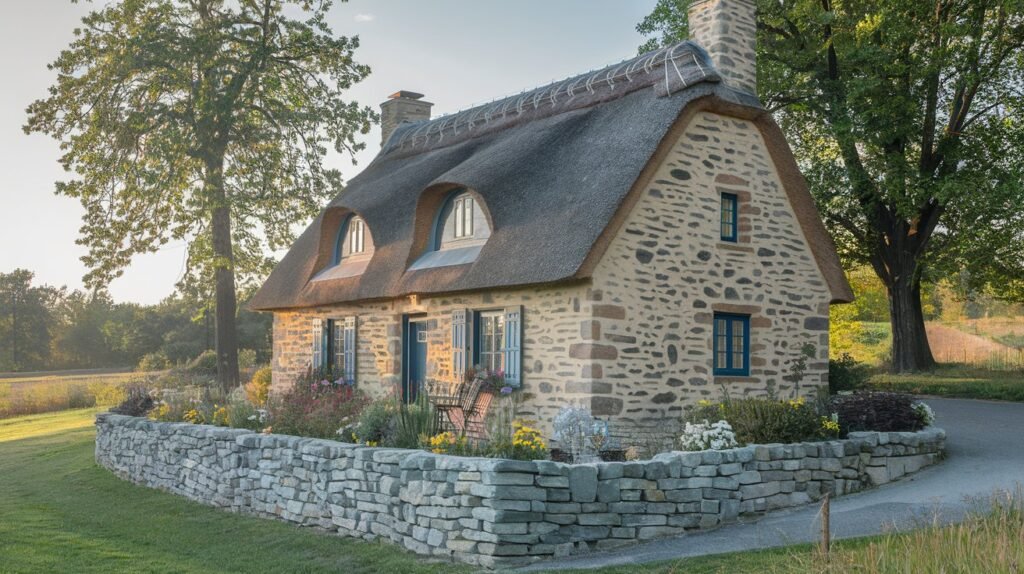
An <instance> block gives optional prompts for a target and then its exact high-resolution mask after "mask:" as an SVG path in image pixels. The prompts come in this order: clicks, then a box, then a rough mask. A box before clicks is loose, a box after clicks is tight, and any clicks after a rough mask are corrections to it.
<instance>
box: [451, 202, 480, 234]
mask: <svg viewBox="0 0 1024 574" xmlns="http://www.w3.org/2000/svg"><path fill="white" fill-rule="evenodd" d="M475 203H476V202H475V201H474V200H473V198H472V197H471V196H469V195H463V196H461V197H457V198H456V199H455V203H454V204H453V207H452V216H453V217H454V219H455V221H454V225H455V229H454V233H453V235H454V236H455V238H456V239H462V238H464V237H472V236H473V208H474V204H475Z"/></svg>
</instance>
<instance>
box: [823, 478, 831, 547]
mask: <svg viewBox="0 0 1024 574" xmlns="http://www.w3.org/2000/svg"><path fill="white" fill-rule="evenodd" d="M829 512H830V507H829V495H828V493H827V492H826V493H825V499H824V500H823V501H822V503H821V554H822V556H824V557H825V560H828V552H829V548H830V546H831V545H832V533H831V529H830V525H829Z"/></svg>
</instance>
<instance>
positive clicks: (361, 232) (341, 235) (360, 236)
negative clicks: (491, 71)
mask: <svg viewBox="0 0 1024 574" xmlns="http://www.w3.org/2000/svg"><path fill="white" fill-rule="evenodd" d="M337 233H338V234H337V236H336V237H335V240H334V257H333V259H332V261H331V265H330V266H329V267H327V268H326V269H324V270H323V271H321V272H320V274H319V275H317V276H316V277H314V279H313V280H314V281H321V280H324V279H341V278H344V277H355V276H356V275H362V274H363V272H364V271H366V266H367V265H368V264H369V262H370V259H371V258H372V257H373V237H372V236H371V235H370V228H369V226H367V225H366V221H365V220H364V219H363V218H362V217H360V216H358V215H355V214H351V215H349V216H348V217H346V218H345V219H343V220H342V222H341V225H339V226H338V232H337Z"/></svg>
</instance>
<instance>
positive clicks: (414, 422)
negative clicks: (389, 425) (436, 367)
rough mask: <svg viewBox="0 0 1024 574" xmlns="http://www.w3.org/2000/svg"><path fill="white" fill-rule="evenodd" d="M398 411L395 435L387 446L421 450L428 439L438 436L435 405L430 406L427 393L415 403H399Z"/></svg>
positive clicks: (418, 396)
mask: <svg viewBox="0 0 1024 574" xmlns="http://www.w3.org/2000/svg"><path fill="white" fill-rule="evenodd" d="M397 411H398V412H397V416H396V417H395V426H394V433H393V434H392V436H390V437H389V440H388V444H387V446H391V447H396V448H419V447H420V445H421V444H423V443H424V442H426V440H427V437H431V436H434V435H435V434H437V431H438V428H437V417H436V415H435V412H434V405H432V404H430V401H429V400H428V399H427V394H426V393H420V394H419V395H417V396H416V402H414V403H409V404H406V403H404V402H399V403H398V409H397Z"/></svg>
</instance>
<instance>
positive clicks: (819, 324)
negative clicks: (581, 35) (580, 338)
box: [590, 112, 831, 435]
mask: <svg viewBox="0 0 1024 574" xmlns="http://www.w3.org/2000/svg"><path fill="white" fill-rule="evenodd" d="M722 192H728V193H732V194H735V195H737V196H738V199H739V233H738V241H737V242H727V241H722V240H721V233H720V229H719V213H720V201H721V193H722ZM642 193H643V195H642V196H641V198H640V199H639V200H638V202H637V203H636V204H635V205H634V206H633V208H632V210H631V211H630V213H629V215H628V217H627V218H626V220H625V222H624V224H623V227H622V228H621V229H620V230H619V232H618V233H617V234H616V236H615V238H614V239H613V240H612V241H611V242H610V244H609V247H608V250H607V251H606V252H605V253H604V255H603V257H602V259H601V261H600V262H599V264H598V265H597V268H596V270H595V273H594V290H595V292H596V293H597V295H598V297H599V298H600V300H601V302H600V305H601V306H600V307H597V306H596V305H595V312H594V317H593V318H592V323H591V326H590V330H591V331H592V332H593V333H594V334H595V336H594V339H595V347H597V348H598V350H599V353H595V354H594V359H595V361H594V366H593V367H592V368H593V370H594V372H596V373H597V375H596V376H595V380H594V382H593V383H592V385H593V391H594V393H595V397H594V399H593V405H594V412H595V414H599V415H603V416H613V417H616V418H618V419H619V420H622V421H624V422H625V423H626V424H627V426H630V427H632V428H631V430H632V432H633V434H635V435H645V434H650V433H657V432H666V431H667V430H669V429H668V427H667V426H666V422H668V423H677V422H678V419H679V417H678V415H679V414H680V411H681V409H682V407H683V405H684V404H686V403H693V402H695V401H697V400H698V399H701V398H709V399H718V398H719V397H720V396H721V393H722V392H723V388H724V390H726V391H727V392H728V393H729V394H730V395H731V396H746V395H765V394H767V392H768V391H769V389H770V388H772V387H774V390H775V392H776V393H777V394H778V395H779V396H781V397H792V396H795V395H804V394H808V393H812V392H813V391H814V389H815V388H816V387H817V386H819V385H821V384H823V383H826V382H827V377H828V323H829V321H828V314H829V300H830V298H831V295H830V292H829V289H828V286H827V284H826V282H825V280H824V278H823V276H822V274H821V272H820V271H819V269H818V267H817V265H816V263H815V260H814V256H813V255H812V253H811V251H810V249H809V247H808V245H807V241H806V239H805V238H804V236H803V233H802V231H801V227H800V225H799V223H798V222H797V219H796V216H795V215H794V212H793V208H792V206H791V205H790V203H789V201H788V198H787V196H786V193H785V191H784V190H783V188H782V183H781V181H780V180H779V177H778V174H777V171H776V169H775V167H774V164H773V162H772V160H771V157H770V156H769V153H768V150H767V148H766V146H765V142H764V140H763V138H762V137H761V134H760V132H759V131H758V129H757V128H756V127H755V126H754V125H753V124H752V123H750V122H748V121H745V120H741V119H736V118H731V117H726V116H722V115H718V114H715V113H711V112H699V113H697V114H696V115H695V116H694V117H693V119H692V120H691V122H690V124H689V125H688V126H687V127H686V129H685V131H684V133H683V134H682V136H681V137H680V139H679V141H678V142H677V144H676V145H675V147H674V148H673V149H672V150H671V152H670V153H669V155H668V157H667V158H666V160H665V161H664V163H663V164H662V166H661V167H660V168H659V169H658V170H657V172H656V173H655V174H654V176H653V178H652V179H651V181H650V183H649V184H648V185H647V187H646V189H644V190H643V191H642ZM715 311H722V312H732V313H740V314H745V315H750V317H751V320H750V334H751V353H750V357H751V358H750V366H751V368H750V376H748V377H720V376H714V375H713V370H712V316H713V313H714V312H715ZM807 345H810V347H807ZM805 349H806V350H808V351H811V355H812V356H810V357H808V358H806V360H805V362H806V371H805V376H804V377H803V379H802V380H801V381H799V382H797V381H796V380H794V378H793V377H792V375H793V372H794V366H795V365H796V364H797V363H798V362H799V361H800V359H801V357H804V350H805ZM623 430H624V432H625V431H626V430H627V429H623ZM671 432H672V433H673V434H675V429H671Z"/></svg>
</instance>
